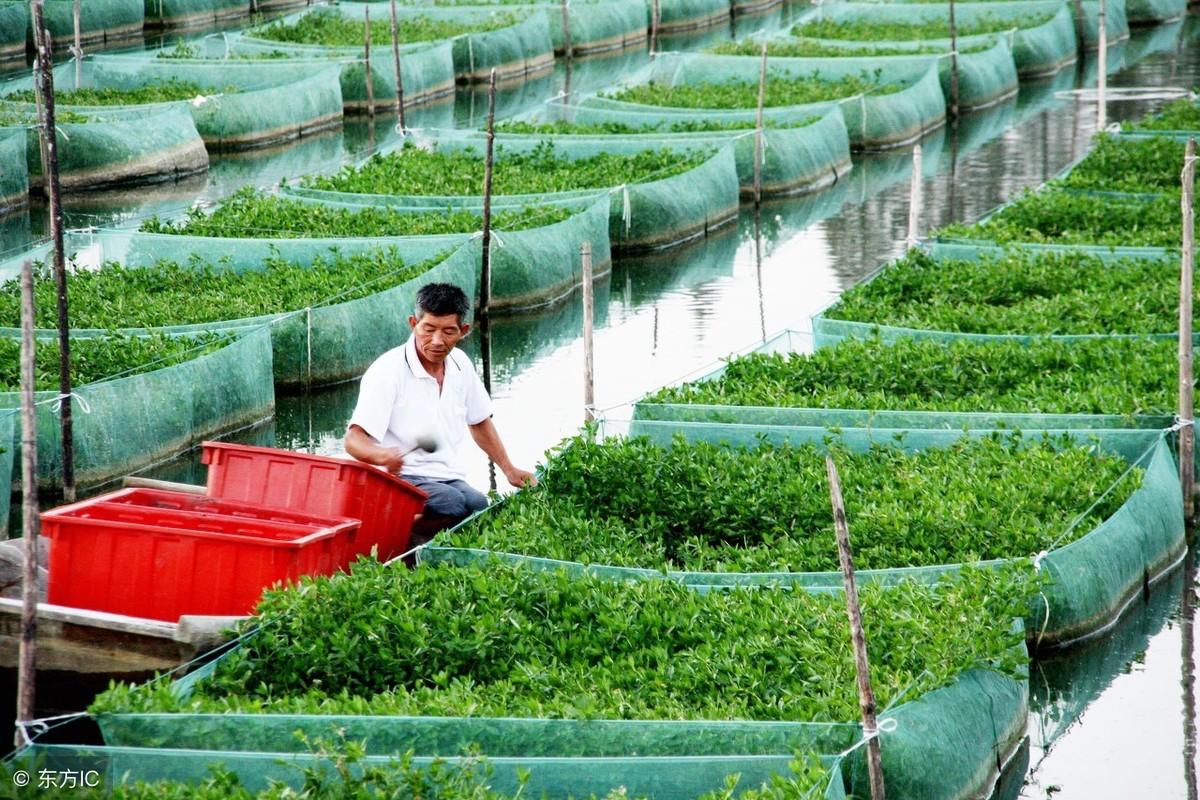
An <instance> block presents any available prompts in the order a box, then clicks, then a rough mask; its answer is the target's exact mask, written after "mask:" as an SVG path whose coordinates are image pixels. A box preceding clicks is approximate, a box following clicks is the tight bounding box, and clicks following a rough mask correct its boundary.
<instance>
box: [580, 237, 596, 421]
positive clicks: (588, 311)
mask: <svg viewBox="0 0 1200 800" xmlns="http://www.w3.org/2000/svg"><path fill="white" fill-rule="evenodd" d="M579 255H580V257H581V258H582V260H583V419H584V421H585V422H591V421H592V420H594V419H595V418H596V415H595V413H594V409H595V407H596V384H595V349H594V346H595V344H594V335H595V330H594V328H595V305H596V299H595V294H594V292H593V289H592V243H591V242H584V243H583V244H582V245H580V247H579Z"/></svg>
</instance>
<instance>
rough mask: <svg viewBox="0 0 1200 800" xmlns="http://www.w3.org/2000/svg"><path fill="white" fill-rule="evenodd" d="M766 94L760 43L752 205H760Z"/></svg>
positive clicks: (765, 74)
mask: <svg viewBox="0 0 1200 800" xmlns="http://www.w3.org/2000/svg"><path fill="white" fill-rule="evenodd" d="M766 96H767V43H766V42H763V45H762V63H760V64H759V67H758V110H757V112H756V115H755V118H754V119H755V122H754V207H755V208H758V207H759V206H761V205H762V161H763V102H764V101H765V100H766Z"/></svg>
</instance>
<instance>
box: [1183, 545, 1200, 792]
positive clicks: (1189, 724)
mask: <svg viewBox="0 0 1200 800" xmlns="http://www.w3.org/2000/svg"><path fill="white" fill-rule="evenodd" d="M1188 561H1189V562H1190V561H1191V559H1188ZM1185 563H1186V562H1185ZM1195 614H1196V567H1195V565H1194V564H1192V563H1188V565H1187V566H1186V567H1185V568H1184V570H1183V597H1182V598H1181V600H1180V603H1179V641H1180V644H1181V645H1182V646H1181V650H1182V652H1181V653H1180V656H1181V658H1182V660H1183V679H1182V680H1181V681H1180V683H1181V684H1182V686H1183V783H1184V786H1186V787H1187V800H1198V797H1200V791H1198V789H1197V785H1196V649H1195V648H1196V622H1195Z"/></svg>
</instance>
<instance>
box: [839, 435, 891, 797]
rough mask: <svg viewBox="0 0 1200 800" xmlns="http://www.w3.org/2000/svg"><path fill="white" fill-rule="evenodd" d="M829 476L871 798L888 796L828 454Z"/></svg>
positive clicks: (845, 533)
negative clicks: (852, 647)
mask: <svg viewBox="0 0 1200 800" xmlns="http://www.w3.org/2000/svg"><path fill="white" fill-rule="evenodd" d="M825 472H826V474H827V475H828V476H829V500H830V503H831V504H832V505H833V525H834V530H835V532H836V534H837V545H838V559H839V560H840V561H841V563H842V584H843V585H844V586H845V589H846V613H847V615H848V616H849V618H850V640H851V643H852V644H853V646H854V671H855V672H856V673H858V703H859V706H860V707H861V708H862V717H863V735H864V736H867V737H870V738H869V739H868V741H867V772H868V774H869V776H870V780H871V799H872V800H884V788H883V759H882V756H881V755H880V751H879V736H878V734H879V724H878V721H877V720H876V718H875V692H874V691H873V690H872V689H871V672H870V669H869V665H868V662H867V637H866V634H864V633H863V622H862V608H861V607H860V606H859V604H858V586H857V584H856V583H855V581H854V559H853V557H852V556H851V553H850V526H849V525H848V524H847V522H846V507H845V505H844V504H843V502H842V485H841V481H840V480H839V479H838V471H837V465H836V464H834V463H833V458H832V457H830V456H825Z"/></svg>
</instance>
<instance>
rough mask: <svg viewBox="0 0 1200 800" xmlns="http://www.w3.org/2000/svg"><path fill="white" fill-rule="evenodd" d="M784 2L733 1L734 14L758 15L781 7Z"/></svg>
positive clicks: (760, 0)
mask: <svg viewBox="0 0 1200 800" xmlns="http://www.w3.org/2000/svg"><path fill="white" fill-rule="evenodd" d="M783 3H784V0H733V13H734V14H758V13H761V12H763V11H769V10H771V9H773V8H775V7H776V6H781V5H783Z"/></svg>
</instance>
